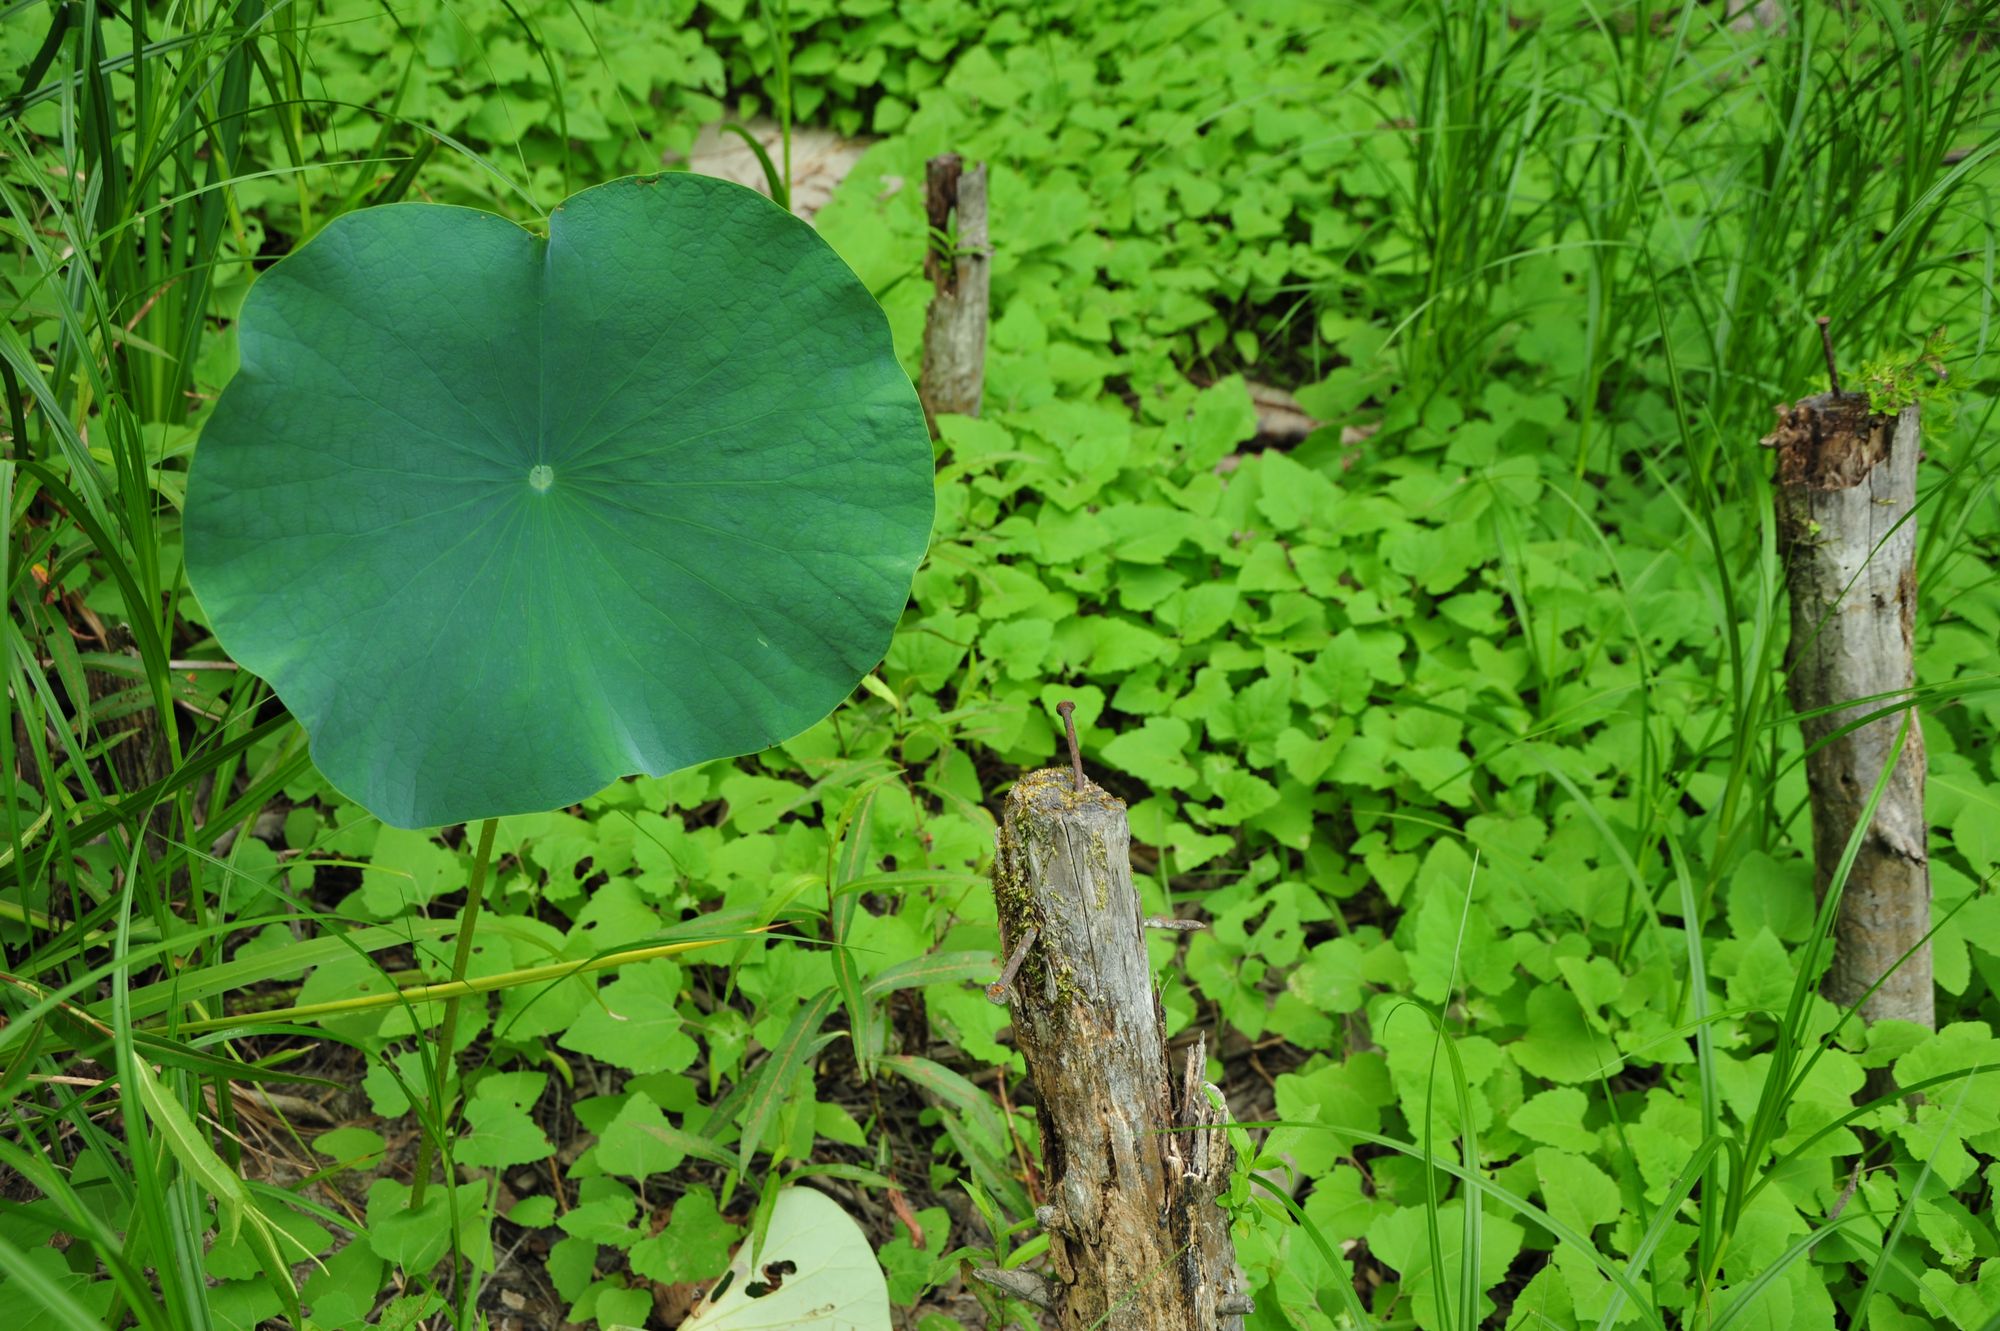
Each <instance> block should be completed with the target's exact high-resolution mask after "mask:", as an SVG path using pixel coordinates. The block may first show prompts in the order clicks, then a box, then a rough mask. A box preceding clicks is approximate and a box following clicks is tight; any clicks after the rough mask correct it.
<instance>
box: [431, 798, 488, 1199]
mask: <svg viewBox="0 0 2000 1331" xmlns="http://www.w3.org/2000/svg"><path fill="white" fill-rule="evenodd" d="M499 830H500V820H499V819H498V818H488V819H487V820H486V821H485V822H483V823H481V824H480V825H479V849H478V850H476V851H474V852H473V855H472V878H471V879H470V881H468V882H467V883H466V886H465V913H464V914H462V915H460V916H459V920H458V946H457V947H456V948H454V949H453V950H452V954H451V982H452V983H453V984H463V983H464V982H465V968H466V967H467V966H469V965H471V964H472V930H473V928H474V926H476V925H477V924H478V923H479V901H480V898H481V897H483V896H485V895H486V866H487V865H488V864H489V863H490V862H491V861H492V859H493V834H494V833H495V832H498V831H499ZM463 1000H464V995H463V994H459V993H454V994H453V995H452V996H451V997H450V998H447V999H446V1000H445V1002H444V1021H443V1023H442V1024H441V1025H440V1026H439V1028H438V1051H437V1095H436V1098H435V1099H433V1100H432V1102H431V1107H432V1109H433V1111H434V1112H435V1114H436V1117H437V1134H436V1136H433V1135H432V1134H430V1133H428V1132H427V1133H425V1134H424V1135H423V1137H422V1139H421V1140H420V1141H419V1142H418V1143H417V1169H416V1174H415V1176H414V1177H413V1178H412V1180H411V1183H410V1209H411V1210H413V1211H414V1210H417V1209H419V1208H421V1207H422V1206H423V1204H424V1189H425V1188H427V1187H429V1186H430V1178H431V1152H432V1151H433V1150H434V1149H435V1143H436V1141H437V1138H438V1137H442V1136H443V1135H444V1134H445V1132H446V1131H447V1130H449V1128H450V1126H451V1074H452V1068H453V1065H454V1064H455V1063H456V1062H457V1059H456V1058H455V1057H454V1055H453V1052H452V1050H453V1045H454V1043H455V1042H456V1040H457V1038H458V1005H459V1004H460V1003H461V1002H462V1001H463Z"/></svg>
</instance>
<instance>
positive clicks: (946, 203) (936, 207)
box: [917, 153, 992, 437]
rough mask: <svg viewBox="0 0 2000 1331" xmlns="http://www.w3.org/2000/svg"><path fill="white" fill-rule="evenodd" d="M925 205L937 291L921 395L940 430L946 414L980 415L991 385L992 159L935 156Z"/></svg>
mask: <svg viewBox="0 0 2000 1331" xmlns="http://www.w3.org/2000/svg"><path fill="white" fill-rule="evenodd" d="M924 210H925V213H926V215H927V217H928V220H929V222H930V230H931V240H930V242H929V244H928V245H927V246H926V247H925V250H924V276H925V277H928V278H929V279H930V281H931V290H932V293H933V294H932V296H931V303H930V309H929V311H928V312H927V313H926V314H925V316H924V368H923V374H922V377H921V379H920V381H919V383H918V385H917V395H918V397H920V398H921V399H922V400H923V404H924V415H925V416H926V417H927V418H928V419H929V420H930V423H931V434H932V436H933V437H935V436H936V434H937V418H938V417H939V416H942V415H946V414H950V415H955V416H977V415H978V414H979V399H980V395H981V394H982V393H983V392H984V391H985V387H986V319H987V288H988V283H989V279H990V271H991V268H992V257H991V256H992V250H991V248H990V246H989V245H988V243H987V231H986V167H985V164H984V163H981V164H980V165H977V166H974V167H972V168H971V169H969V170H968V169H966V167H965V164H964V162H963V161H962V160H961V159H960V158H959V155H958V154H957V153H944V154H942V155H940V156H937V157H933V158H931V160H930V162H929V163H928V165H927V166H926V167H925V170H924ZM945 236H950V237H951V238H952V241H953V243H952V244H951V245H950V246H949V247H948V248H947V247H946V246H945V242H944V241H943V240H942V239H941V237H945Z"/></svg>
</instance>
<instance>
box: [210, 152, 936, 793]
mask: <svg viewBox="0 0 2000 1331" xmlns="http://www.w3.org/2000/svg"><path fill="white" fill-rule="evenodd" d="M237 331H238V339H239V343H240V346H241V352H242V368H241V370H240V371H239V372H238V373H237V375H236V377H235V379H233V380H232V381H231V382H230V384H229V386H228V388H227V389H226V390H225V391H224V393H223V394H222V398H221V401H220V402H218V403H217V404H216V408H215V412H214V415H213V416H212V418H211V419H210V421H209V424H208V426H207V428H206V429H205V430H204V431H203V434H202V439H201V444H200V447H199V449H198V450H197V453H196V458H195V462H194V468H193V474H192V476H191V477H190V479H189V487H188V507H187V513H186V526H187V558H188V574H189V578H190V580H191V582H192V583H193V585H194V589H195V592H196V594H197V596H199V598H200V600H201V604H202V607H203V609H204V610H205V611H206V612H207V614H208V617H209V621H210V623H211V625H212V626H213V628H214V630H215V632H216V635H217V636H218V637H219V638H220V639H221V642H222V644H223V646H224V647H225V648H226V649H227V650H228V651H229V653H230V654H231V655H232V656H233V657H234V658H235V659H236V660H237V662H238V663H240V664H241V665H243V666H244V667H245V668H247V669H249V670H252V671H255V672H256V673H257V674H259V675H261V676H262V677H263V678H265V679H266V680H268V681H269V682H270V683H271V685H272V686H273V687H274V688H275V689H276V690H277V692H278V695H279V696H280V697H281V698H282V699H283V700H284V702H285V704H286V705H287V706H288V707H290V708H291V710H292V712H293V714H294V715H296V716H297V717H298V718H299V720H300V721H301V722H302V723H303V724H304V725H305V727H306V730H307V732H308V733H309V734H310V735H311V737H312V751H313V757H314V759H315V760H316V761H317V762H318V764H319V767H320V770H321V771H322V772H323V773H324V774H325V775H326V777H327V779H328V780H329V781H331V782H332V783H333V784H334V785H335V786H336V787H338V788H339V789H340V790H342V791H343V792H344V793H346V794H348V795H349V796H351V797H353V798H354V799H357V800H359V801H360V802H361V803H362V804H364V805H366V806H367V807H368V808H369V809H370V810H372V811H373V812H374V813H376V814H377V815H378V816H380V817H381V818H382V819H384V820H385V821H387V822H390V823H393V824H396V825H398V826H403V827H427V826H434V825H438V824H443V823H453V822H462V821H467V820H470V819H474V818H482V817H488V816H492V815H496V814H507V813H521V812H527V811H531V810H539V809H547V808H555V807H559V806H562V805H565V804H571V803H574V802H576V801H577V800H580V799H583V798H585V797H586V796H589V795H590V794H592V793H594V792H595V791H597V790H599V789H601V788H602V787H604V786H605V785H607V784H609V783H610V782H611V781H612V780H614V779H616V778H617V777H620V776H623V775H626V774H629V773H633V772H648V773H653V774H659V773H663V772H667V771H671V770H674V769H676V768H680V767H685V766H687V765H689V764H692V763H697V762H703V761H706V760H708V759H711V758H719V757H725V756H728V755H732V754H738V753H747V752H751V751H753V750H756V749H759V748H763V747H766V746H768V745H771V744H774V743H777V742H779V741H781V740H784V739H786V738H788V737H790V736H792V735H794V734H796V733H798V732H799V731H801V730H803V729H805V728H806V727H807V726H809V725H811V724H813V723H814V722H815V721H817V720H818V719H819V718H820V717H822V716H824V715H825V714H826V713H827V712H828V711H829V710H830V709H832V708H833V707H834V706H836V705H837V704H838V703H839V702H840V700H841V699H842V698H843V697H845V696H846V695H847V693H848V692H849V691H850V690H851V689H852V688H853V687H854V685H855V683H856V682H857V681H858V680H859V679H860V678H861V677H862V675H864V674H865V673H866V672H867V671H868V670H869V669H871V668H872V667H873V666H874V665H875V663H876V662H877V661H879V660H880V659H881V656H882V654H883V652H884V651H885V650H886V649H887V646H888V642H889V636H890V633H891V631H892V629H893V628H894V626H895V623H896V620H897V617H898V615H899V614H900V613H901V611H902V608H903V605H904V602H905V600H906V599H907V597H908V594H909V588H910V580H911V577H912V575H913V574H914V572H915V570H916V566H917V562H918V560H919V559H921V558H922V556H923V553H924V548H925V544H926V542H927V540H928V538H929V534H930V523H931V508H932V490H931V449H930V444H929V439H928V436H927V434H926V432H925V429H924V424H923V416H922V412H921V409H920V408H919V407H918V405H917V400H916V395H915V393H914V391H913V390H912V389H911V387H910V381H909V379H908V377H907V376H905V375H904V373H903V372H902V370H901V369H900V368H899V367H898V365H897V363H896V359H895V356H894V354H893V352H892V350H891V347H890V341H889V329H888V324H887V321H886V320H885V319H884V317H883V315H882V312H881V309H880V308H879V307H878V306H877V305H876V304H875V302H874V300H873V299H872V298H871V297H870V296H869V294H868V292H867V291H866V290H865V289H864V288H863V287H862V285H861V283H860V282H859V280H858V279H856V277H855V276H854V274H853V273H852V272H851V271H850V270H849V269H848V268H847V267H846V265H845V264H843V263H842V262H841V261H840V259H839V258H838V256H836V255H835V254H834V253H833V251H832V250H831V249H829V248H828V247H827V245H826V244H825V242H823V241H821V240H820V239H819V237H818V236H816V235H815V234H814V233H813V231H812V230H811V228H809V227H807V226H806V225H805V224H804V223H802V222H800V221H798V220H797V219H796V218H793V217H792V216H790V215H789V214H787V213H786V212H784V211H783V210H781V209H779V208H777V207H776V206H774V205H773V204H771V203H770V202H769V201H768V200H766V199H764V198H763V197H762V196H760V195H758V194H756V193H754V192H752V191H750V190H746V189H743V188H741V187H739V186H736V185H731V184H726V183H724V182H721V181H716V180H710V179H706V178H703V177H699V176H690V175H681V174H674V175H667V176H657V177H647V178H635V179H627V180H618V181H613V182H612V183H610V184H608V185H602V186H599V187H597V188H595V189H590V190H586V191H584V192H583V193H581V194H577V195H575V196H573V197H572V198H570V199H569V200H568V201H567V202H565V203H563V204H562V205H560V206H559V207H558V208H557V209H556V210H555V212H554V213H553V214H552V215H551V216H550V218H549V225H548V235H547V237H546V238H542V237H539V236H536V235H534V234H532V233H530V232H528V231H525V230H523V229H522V228H520V227H518V226H516V225H514V224H513V223H511V222H508V221H506V220H504V219H502V218H500V217H496V216H493V215H491V214H487V213H482V212H477V211H473V210H470V209H464V208H449V207H441V206H436V205H431V204H397V205H393V206H390V207H385V208H374V209H369V210H366V211H364V212H359V213H353V214H350V215H348V216H346V217H342V218H340V219H339V220H337V221H335V222H333V223H332V224H330V225H329V226H328V227H327V228H326V229H325V230H324V231H322V232H321V233H320V234H319V235H318V236H316V237H314V238H313V239H312V240H311V241H309V242H308V243H307V244H305V245H303V246H301V247H300V248H299V249H298V250H297V251H296V252H295V253H293V254H292V255H290V256H289V257H287V258H286V259H284V260H283V261H281V262H280V263H278V264H276V265H275V266H273V267H272V268H271V269H270V270H269V271H268V272H266V273H265V274H264V275H263V276H262V277H260V278H259V279H258V281H257V283H256V285H255V286H254V287H253V288H252V289H251V292H250V295H249V297H248V299H247V300H246V301H245V302H244V305H243V312H242V319H241V322H240V323H239V325H238V329H237Z"/></svg>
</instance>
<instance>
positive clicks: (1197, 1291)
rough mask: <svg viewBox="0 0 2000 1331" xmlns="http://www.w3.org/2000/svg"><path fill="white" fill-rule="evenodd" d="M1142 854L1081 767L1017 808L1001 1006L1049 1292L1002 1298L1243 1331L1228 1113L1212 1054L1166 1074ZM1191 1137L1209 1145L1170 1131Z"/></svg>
mask: <svg viewBox="0 0 2000 1331" xmlns="http://www.w3.org/2000/svg"><path fill="white" fill-rule="evenodd" d="M1130 846H1131V832H1130V829H1129V828H1128V826H1127V824H1126V820H1125V805H1124V802H1123V801H1121V800H1119V799H1117V798H1115V797H1114V796H1112V795H1110V794H1109V793H1107V792H1106V791H1104V790H1103V789H1101V788H1099V787H1098V786H1096V785H1094V784H1091V783H1089V782H1084V783H1082V785H1081V787H1080V788H1079V784H1078V781H1077V776H1076V772H1075V770H1073V769H1070V768H1064V769H1050V770H1045V771H1039V772H1032V773H1030V774H1028V775H1027V776H1025V777H1023V778H1022V779H1021V781H1020V782H1019V784H1017V785H1016V786H1015V787H1014V789H1013V790H1012V791H1011V792H1010V793H1009V794H1008V796H1007V807H1006V812H1005V816H1004V819H1003V821H1002V825H1001V829H1000V834H999V855H998V857H997V859H996V861H995V864H994V869H993V890H994V894H995V896H996V897H997V898H998V901H999V909H1000V921H1001V930H1002V934H1003V941H1004V943H1005V946H1006V949H1007V951H1008V953H1009V954H1010V955H1011V954H1016V953H1017V952H1018V954H1019V955H1018V958H1017V960H1016V967H1015V971H1014V974H1012V975H1010V976H1008V977H1006V979H1005V980H1004V981H1003V982H1002V983H1001V984H997V985H995V986H994V990H993V991H989V992H994V996H995V997H997V998H999V999H1001V1000H1003V1001H1011V1003H1012V1005H1013V1011H1014V1038H1015V1042H1016V1044H1017V1045H1018V1046H1019V1048H1020V1050H1021V1052H1022V1053H1023V1054H1024V1055H1025V1056H1026V1058H1027V1063H1028V1073H1029V1076H1030V1078H1031V1079H1032V1080H1033V1082H1034V1086H1035V1092H1036V1095H1037V1098H1038V1103H1039V1106H1040V1109H1039V1112H1040V1116H1041V1118H1040V1122H1041V1134H1042V1152H1043V1156H1044V1170H1045V1173H1046V1176H1047V1178H1048V1180H1049V1183H1050V1197H1049V1201H1048V1204H1047V1205H1045V1206H1043V1207H1041V1208H1039V1210H1038V1211H1037V1219H1038V1220H1040V1221H1041V1223H1042V1226H1043V1228H1044V1229H1045V1230H1046V1231H1047V1232H1048V1235H1049V1240H1050V1254H1051V1257H1052V1266H1053V1275H1054V1279H1053V1280H1052V1281H1050V1282H1049V1283H1048V1284H1047V1286H1046V1287H1044V1288H1040V1289H1028V1288H1024V1287H1023V1285H1022V1282H1020V1281H1019V1280H1018V1279H1016V1280H1013V1281H1005V1280H995V1281H993V1283H995V1284H996V1285H1000V1286H1001V1287H1002V1288H1006V1289H1007V1290H1008V1292H1009V1293H1013V1294H1016V1295H1017V1296H1021V1297H1028V1298H1031V1299H1032V1300H1033V1301H1035V1302H1038V1303H1041V1304H1042V1305H1043V1306H1045V1307H1046V1308H1048V1309H1049V1310H1051V1311H1053V1312H1054V1313H1055V1314H1056V1317H1057V1323H1058V1325H1059V1326H1061V1327H1062V1328H1063V1331H1085V1328H1092V1327H1097V1328H1104V1329H1105V1331H1240V1328H1241V1326H1242V1322H1243V1314H1244V1313H1245V1312H1248V1311H1250V1309H1251V1304H1250V1300H1249V1299H1247V1298H1246V1297H1244V1291H1243V1278H1242V1273H1241V1270H1240V1268H1239V1267H1238V1266H1237V1263H1236V1256H1235V1250H1234V1247H1233V1246H1232V1244H1231V1241H1230V1235H1229V1219H1228V1216H1227V1215H1226V1214H1225V1213H1224V1212H1223V1210H1222V1208H1221V1207H1220V1205H1218V1203H1217V1200H1216V1199H1217V1197H1218V1196H1219V1194H1220V1193H1221V1192H1222V1191H1223V1190H1224V1189H1225V1188H1227V1187H1228V1184H1229V1173H1230V1167H1231V1152H1230V1149H1229V1145H1228V1139H1227V1138H1226V1137H1225V1136H1224V1134H1223V1133H1222V1132H1221V1131H1219V1130H1217V1129H1219V1125H1220V1124H1222V1123H1224V1122H1226V1121H1227V1115H1226V1111H1225V1110H1223V1109H1222V1108H1220V1107H1219V1106H1218V1105H1217V1104H1216V1103H1215V1100H1212V1099H1211V1094H1212V1091H1211V1088H1210V1087H1209V1086H1208V1085H1207V1083H1206V1080H1205V1074H1206V1066H1207V1065H1206V1055H1205V1053H1204V1050H1203V1047H1202V1044H1201V1043H1200V1042H1197V1043H1196V1044H1195V1046H1194V1047H1193V1048H1192V1049H1190V1050H1189V1051H1188V1058H1187V1063H1186V1067H1185V1071H1184V1072H1183V1074H1182V1075H1181V1076H1180V1077H1178V1078H1174V1077H1170V1076H1169V1073H1168V1070H1167V1049H1166V1039H1165V1027H1164V1024H1163V1018H1162V1014H1161V1010H1160V1005H1159V999H1158V996H1157V995H1156V993H1155V991H1154V988H1153V977H1152V974H1151V971H1150V968H1149V967H1148V965H1147V958H1146V945H1145V938H1144V929H1145V922H1144V920H1143V918H1142V916H1141V913H1140V906H1139V895H1138V893H1137V891H1135V890H1134V888H1133V886H1132V868H1131V860H1130ZM1024 944H1025V951H1021V950H1020V949H1022V948H1023V946H1024ZM995 991H997V992H995ZM1219 1098H1220V1097H1219V1095H1218V1096H1216V1097H1215V1099H1216V1100H1219ZM1190 1127H1193V1128H1205V1129H1210V1130H1207V1131H1170V1129H1173V1128H1190ZM1006 1274H1007V1275H1010V1276H1018V1274H1019V1273H1006Z"/></svg>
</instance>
